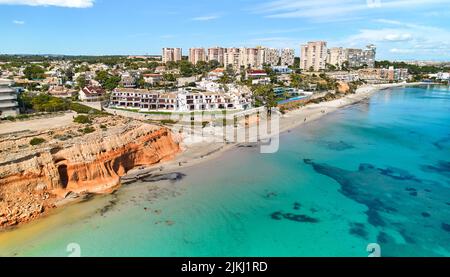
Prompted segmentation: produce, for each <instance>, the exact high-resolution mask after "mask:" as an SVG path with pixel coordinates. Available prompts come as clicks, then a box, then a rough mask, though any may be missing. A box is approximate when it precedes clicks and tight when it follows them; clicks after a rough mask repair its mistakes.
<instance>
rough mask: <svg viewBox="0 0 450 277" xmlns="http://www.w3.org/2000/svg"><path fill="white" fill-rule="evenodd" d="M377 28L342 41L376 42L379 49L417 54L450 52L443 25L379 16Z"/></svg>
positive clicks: (449, 54) (437, 54) (363, 43)
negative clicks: (416, 22)
mask: <svg viewBox="0 0 450 277" xmlns="http://www.w3.org/2000/svg"><path fill="white" fill-rule="evenodd" d="M374 21H375V22H377V23H380V24H381V25H380V27H379V28H377V29H361V30H359V33H357V34H355V35H352V36H349V37H348V38H346V39H344V40H343V41H340V42H339V43H340V44H342V45H351V46H359V47H361V46H364V45H365V44H367V43H375V44H376V45H377V46H378V48H379V49H380V51H382V52H383V51H384V52H386V53H390V54H397V55H408V54H414V55H415V56H435V57H442V56H450V31H449V30H447V29H444V28H439V27H434V26H427V25H420V24H415V23H406V22H400V21H397V20H389V19H377V20H374Z"/></svg>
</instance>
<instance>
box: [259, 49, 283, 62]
mask: <svg viewBox="0 0 450 277" xmlns="http://www.w3.org/2000/svg"><path fill="white" fill-rule="evenodd" d="M279 62H280V50H278V49H276V48H265V49H264V61H263V64H266V65H270V66H276V65H278V63H279Z"/></svg>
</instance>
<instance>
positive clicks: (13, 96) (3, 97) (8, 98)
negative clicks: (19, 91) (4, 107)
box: [0, 94, 17, 101]
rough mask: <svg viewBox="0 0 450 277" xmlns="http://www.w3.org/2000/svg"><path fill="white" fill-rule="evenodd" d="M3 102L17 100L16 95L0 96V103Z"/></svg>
mask: <svg viewBox="0 0 450 277" xmlns="http://www.w3.org/2000/svg"><path fill="white" fill-rule="evenodd" d="M3 100H17V95H16V94H9V95H8V94H0V101H3Z"/></svg>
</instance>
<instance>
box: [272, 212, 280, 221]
mask: <svg viewBox="0 0 450 277" xmlns="http://www.w3.org/2000/svg"><path fill="white" fill-rule="evenodd" d="M270 217H271V218H272V219H273V220H282V219H283V213H282V212H274V213H273V214H271V215H270Z"/></svg>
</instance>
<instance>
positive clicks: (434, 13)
mask: <svg viewBox="0 0 450 277" xmlns="http://www.w3.org/2000/svg"><path fill="white" fill-rule="evenodd" d="M449 6H450V0H126V1H125V0H0V34H1V36H2V39H1V43H0V53H8V54H15V53H27V54H28V53H29V54H86V55H111V54H160V52H161V48H162V47H182V48H183V52H184V54H187V49H188V48H189V47H198V46H202V47H209V46H215V45H220V46H224V47H230V46H236V47H239V46H257V45H263V46H269V47H280V48H281V47H291V48H295V49H296V52H297V55H298V52H299V47H300V44H302V43H305V42H307V41H310V40H327V41H328V45H329V47H333V46H343V47H362V46H364V45H366V44H368V43H374V44H376V45H377V46H378V49H379V50H378V53H379V54H378V59H406V60H411V59H427V60H450V9H449Z"/></svg>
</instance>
